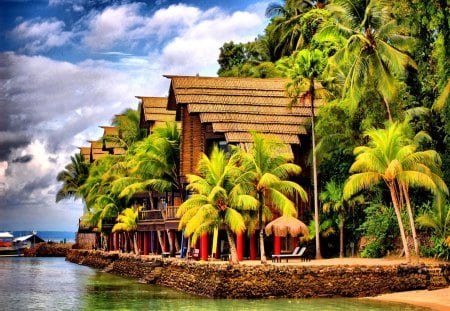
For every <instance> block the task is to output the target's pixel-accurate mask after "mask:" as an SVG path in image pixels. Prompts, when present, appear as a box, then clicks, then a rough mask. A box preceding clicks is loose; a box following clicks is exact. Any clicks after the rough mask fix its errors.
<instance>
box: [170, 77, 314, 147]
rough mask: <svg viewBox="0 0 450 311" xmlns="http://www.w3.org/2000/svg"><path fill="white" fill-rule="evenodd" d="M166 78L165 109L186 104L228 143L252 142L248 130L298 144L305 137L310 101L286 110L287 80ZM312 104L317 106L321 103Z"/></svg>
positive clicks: (190, 110)
mask: <svg viewBox="0 0 450 311" xmlns="http://www.w3.org/2000/svg"><path fill="white" fill-rule="evenodd" d="M165 77H167V78H168V79H170V80H171V86H170V90H169V101H168V106H167V107H168V109H172V110H176V111H177V112H179V109H177V106H178V105H186V107H187V110H188V112H189V113H198V114H199V116H200V121H201V122H202V123H211V124H212V128H213V131H214V132H216V133H219V132H220V133H224V135H225V138H226V140H227V141H228V142H229V143H246V142H251V135H249V131H257V132H260V133H264V134H272V135H274V136H277V137H278V138H279V139H281V140H282V141H283V142H285V143H289V144H300V139H299V135H301V134H306V128H305V127H306V126H308V124H310V117H311V107H310V105H309V101H306V102H307V103H306V105H300V104H299V105H296V106H295V107H293V108H291V109H290V108H288V106H289V103H290V101H291V99H290V98H289V97H288V96H287V93H286V90H285V88H286V83H287V82H288V80H286V79H258V78H236V77H197V76H165ZM315 104H316V107H317V106H320V105H321V104H322V101H321V100H320V99H318V100H316V102H315ZM315 113H317V108H315ZM179 119H180V116H179V115H177V120H179Z"/></svg>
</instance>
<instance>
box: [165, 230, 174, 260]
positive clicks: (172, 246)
mask: <svg viewBox="0 0 450 311" xmlns="http://www.w3.org/2000/svg"><path fill="white" fill-rule="evenodd" d="M166 232H167V237H168V240H169V252H170V254H174V253H175V251H174V245H173V241H172V235H171V233H170V229H167V230H166Z"/></svg>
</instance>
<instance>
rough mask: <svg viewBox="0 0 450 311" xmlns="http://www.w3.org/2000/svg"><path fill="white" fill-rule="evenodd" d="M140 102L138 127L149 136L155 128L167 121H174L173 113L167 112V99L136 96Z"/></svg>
mask: <svg viewBox="0 0 450 311" xmlns="http://www.w3.org/2000/svg"><path fill="white" fill-rule="evenodd" d="M136 98H138V99H139V100H140V107H141V108H140V109H141V112H140V114H141V116H140V125H139V126H140V127H141V128H145V129H147V130H148V133H149V135H150V134H151V133H152V132H153V129H154V128H155V127H156V126H162V125H164V123H165V122H167V121H175V111H171V110H167V97H145V96H136Z"/></svg>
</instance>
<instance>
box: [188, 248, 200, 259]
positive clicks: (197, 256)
mask: <svg viewBox="0 0 450 311" xmlns="http://www.w3.org/2000/svg"><path fill="white" fill-rule="evenodd" d="M188 259H194V260H199V259H200V250H199V249H198V248H194V249H191V252H190V253H189V254H188Z"/></svg>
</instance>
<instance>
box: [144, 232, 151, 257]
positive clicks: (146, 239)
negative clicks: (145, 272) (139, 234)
mask: <svg viewBox="0 0 450 311" xmlns="http://www.w3.org/2000/svg"><path fill="white" fill-rule="evenodd" d="M149 234H150V232H147V231H144V255H148V235H149Z"/></svg>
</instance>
